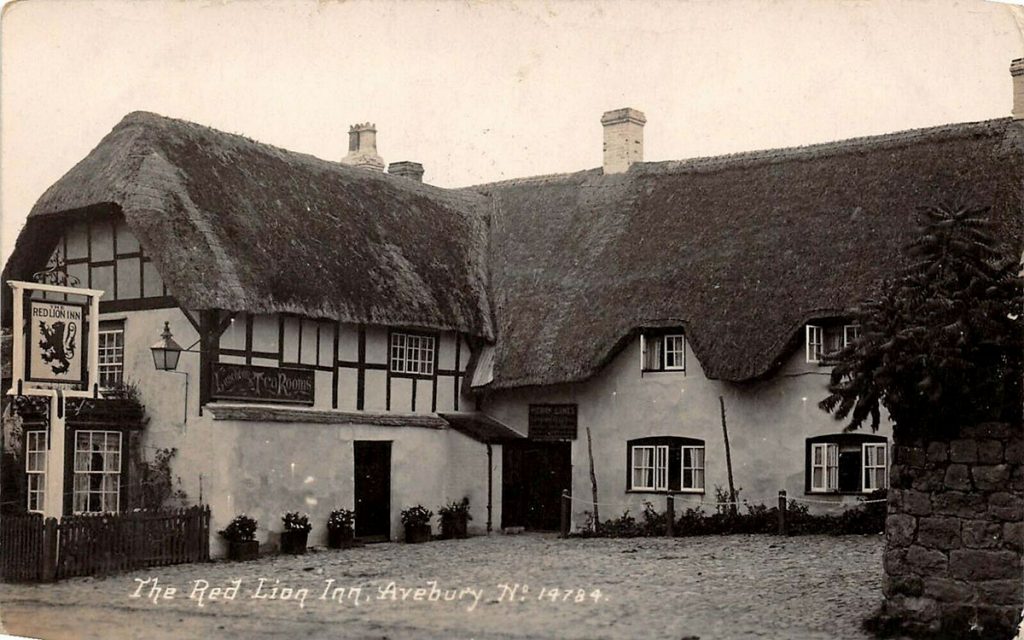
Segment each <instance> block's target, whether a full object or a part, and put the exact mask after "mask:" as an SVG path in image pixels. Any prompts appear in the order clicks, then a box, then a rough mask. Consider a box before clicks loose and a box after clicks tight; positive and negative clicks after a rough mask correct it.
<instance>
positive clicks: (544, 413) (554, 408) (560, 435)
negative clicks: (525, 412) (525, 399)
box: [528, 404, 576, 441]
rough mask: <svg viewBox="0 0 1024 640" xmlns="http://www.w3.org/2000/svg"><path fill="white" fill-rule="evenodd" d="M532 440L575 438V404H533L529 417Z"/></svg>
mask: <svg viewBox="0 0 1024 640" xmlns="http://www.w3.org/2000/svg"><path fill="white" fill-rule="evenodd" d="M528 426H529V437H530V439H531V440H548V441H550V440H575V439H576V405H575V404H531V405H530V419H529V423H528Z"/></svg>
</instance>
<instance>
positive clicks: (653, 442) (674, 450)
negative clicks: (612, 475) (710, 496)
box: [625, 436, 707, 494]
mask: <svg viewBox="0 0 1024 640" xmlns="http://www.w3.org/2000/svg"><path fill="white" fill-rule="evenodd" d="M684 448H690V449H700V450H702V451H706V447H705V443H704V441H703V440H700V439H697V438H688V437H684V436H644V437H640V438H633V439H630V440H627V441H626V465H625V470H626V478H625V480H626V484H625V491H626V493H661V494H678V493H690V494H703V493H705V491H706V486H707V475H706V472H705V470H706V467H707V459H706V454H702V456H703V457H702V459H701V462H702V464H701V466H700V468H699V471H701V478H702V480H703V485H704V486H702V487H699V488H698V487H688V488H684V487H683V472H684V469H683V464H682V462H683V455H684V454H683V449H684ZM646 450H650V451H651V452H652V453H651V454H650V455H651V464H650V466H648V465H641V464H638V463H640V461H641V458H640V456H641V455H642V454H641V452H642V451H646ZM641 469H642V470H645V473H648V472H649V473H650V474H651V475H650V476H649V479H650V482H649V483H645V484H642V485H641V484H638V483H636V482H635V480H636V475H635V474H636V472H637V471H639V470H641ZM692 469H693V467H691V470H692ZM647 478H648V477H647V476H646V475H645V476H644V479H645V480H646V479H647Z"/></svg>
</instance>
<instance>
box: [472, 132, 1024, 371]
mask: <svg viewBox="0 0 1024 640" xmlns="http://www.w3.org/2000/svg"><path fill="white" fill-rule="evenodd" d="M1022 151H1024V125H1022V123H1020V122H1013V121H1011V120H1009V119H1003V120H993V121H988V122H980V123H973V124H962V125H952V126H946V127H939V128H933V129H924V130H918V131H908V132H903V133H897V134H891V135H885V136H877V137H871V138H862V139H856V140H849V141H845V142H838V143H833V144H827V145H818V146H813V147H805V148H797V149H787V150H779V151H766V152H758V153H748V154H739V155H733V156H725V157H719V158H703V159H695V160H689V161H684V162H664V163H644V164H638V165H634V166H633V167H631V169H630V170H629V171H628V172H627V173H624V174H618V175H607V176H606V175H603V174H602V171H601V170H600V169H597V170H591V171H583V172H580V173H574V174H569V175H561V176H549V177H543V178H537V179H527V180H518V181H509V182H503V183H497V184H493V185H483V186H480V187H475V188H474V190H475V191H477V192H479V193H483V194H486V195H488V196H489V197H490V199H491V201H492V203H493V206H492V219H491V242H490V256H489V261H488V262H489V266H490V269H491V274H492V276H491V277H492V281H491V291H492V296H493V297H492V300H491V304H492V306H493V308H494V314H495V325H496V326H495V328H496V332H497V336H498V339H497V344H496V353H495V355H494V364H493V367H494V369H493V382H491V383H490V384H489V385H487V386H489V387H490V388H492V389H500V388H508V387H519V386H532V385H548V384H555V383H565V382H572V381H579V380H583V379H586V378H588V377H589V376H591V375H593V374H594V373H596V372H597V371H598V370H599V369H600V368H601V367H602V366H603V365H604V363H606V362H607V361H608V360H609V359H610V358H611V357H612V356H613V355H614V354H615V353H616V352H617V351H618V350H619V349H620V348H621V347H622V345H623V344H625V342H626V340H627V339H628V338H629V337H630V336H632V335H635V333H636V331H637V330H638V328H642V327H652V326H665V325H682V326H684V327H685V328H686V331H687V334H688V337H689V339H690V341H691V344H692V347H693V352H694V355H695V356H696V358H697V359H698V360H699V362H700V364H701V366H702V367H703V368H704V371H705V372H706V374H707V375H708V376H710V377H712V378H718V379H724V380H731V381H740V380H748V379H751V378H757V377H759V376H763V375H765V374H766V373H768V372H770V371H771V370H772V369H773V368H774V367H775V366H776V365H777V364H778V363H779V362H780V359H781V358H782V357H783V356H784V355H785V354H786V353H787V352H789V351H788V348H789V347H791V346H792V344H793V342H794V341H795V340H797V339H799V337H800V336H801V335H802V334H801V333H800V329H801V326H802V325H803V324H804V323H805V322H807V321H808V320H809V319H811V318H816V317H828V316H837V315H842V314H843V312H844V311H847V310H849V309H850V308H851V307H852V306H853V305H854V304H855V303H856V302H857V301H858V300H859V299H861V298H863V297H864V296H865V295H867V294H868V293H869V292H870V291H871V289H872V287H873V285H874V284H875V283H876V281H877V280H878V279H879V278H882V277H884V276H887V275H891V274H893V273H894V271H895V270H896V269H897V268H898V267H899V265H900V264H901V262H902V259H903V256H902V255H901V253H900V247H901V246H903V245H904V244H905V243H906V242H907V241H908V240H909V239H910V237H911V233H912V231H913V228H914V220H915V212H916V210H917V208H918V207H921V206H924V205H930V204H937V203H940V202H944V201H949V200H953V199H957V198H960V199H965V200H966V201H967V202H969V203H978V204H982V205H991V206H992V207H993V216H994V217H995V218H996V219H997V220H998V221H1000V223H1001V225H1002V228H1003V231H1004V233H1005V234H1006V236H1007V239H1008V240H1010V241H1012V242H1013V243H1015V244H1016V245H1017V247H1018V253H1019V246H1020V244H1019V243H1020V239H1021V224H1022V217H1021V213H1022V209H1021V202H1022V184H1024V153H1022Z"/></svg>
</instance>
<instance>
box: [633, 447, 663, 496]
mask: <svg viewBox="0 0 1024 640" xmlns="http://www.w3.org/2000/svg"><path fill="white" fill-rule="evenodd" d="M646 451H650V454H651V460H650V465H649V466H648V465H643V466H641V465H639V464H638V461H640V459H641V456H638V455H637V454H638V453H640V452H646ZM637 471H640V472H641V473H644V472H646V473H649V474H650V484H647V485H637V483H636V478H637V475H636V474H637ZM630 472H631V473H630V478H631V481H630V486H631V487H632V488H633V490H634V491H667V490H668V445H654V444H637V445H633V446H632V455H631V465H630ZM646 473H645V475H646Z"/></svg>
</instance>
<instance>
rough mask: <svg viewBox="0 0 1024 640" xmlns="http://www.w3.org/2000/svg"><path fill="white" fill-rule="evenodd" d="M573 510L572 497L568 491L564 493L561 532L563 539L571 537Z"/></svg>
mask: <svg viewBox="0 0 1024 640" xmlns="http://www.w3.org/2000/svg"><path fill="white" fill-rule="evenodd" d="M571 509H572V497H571V496H570V495H569V492H568V491H565V490H563V491H562V519H561V522H560V525H561V526H560V527H559V531H560V532H561V536H562V537H563V538H568V537H569V512H570V510H571Z"/></svg>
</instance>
